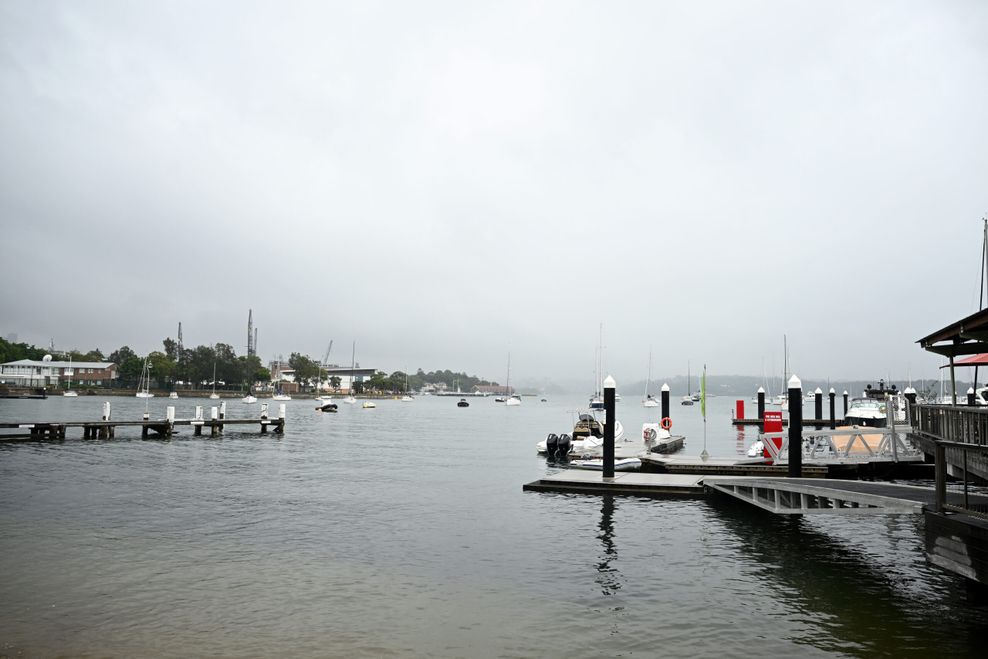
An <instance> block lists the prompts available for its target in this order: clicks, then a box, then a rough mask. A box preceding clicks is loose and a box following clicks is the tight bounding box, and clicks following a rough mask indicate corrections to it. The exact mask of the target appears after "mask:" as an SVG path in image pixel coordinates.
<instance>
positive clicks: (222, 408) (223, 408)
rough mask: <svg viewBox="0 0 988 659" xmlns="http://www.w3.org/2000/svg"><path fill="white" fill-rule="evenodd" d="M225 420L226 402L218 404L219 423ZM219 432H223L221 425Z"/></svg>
mask: <svg viewBox="0 0 988 659" xmlns="http://www.w3.org/2000/svg"><path fill="white" fill-rule="evenodd" d="M225 418H226V401H225V400H224V401H223V402H221V403H220V421H222V420H223V419H225ZM219 427H220V432H223V424H222V423H221V424H220V426H219Z"/></svg>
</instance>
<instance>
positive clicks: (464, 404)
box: [456, 398, 470, 407]
mask: <svg viewBox="0 0 988 659" xmlns="http://www.w3.org/2000/svg"><path fill="white" fill-rule="evenodd" d="M456 406H457V407H470V403H468V402H467V399H466V398H461V399H460V401H459V402H458V403H457V404H456Z"/></svg>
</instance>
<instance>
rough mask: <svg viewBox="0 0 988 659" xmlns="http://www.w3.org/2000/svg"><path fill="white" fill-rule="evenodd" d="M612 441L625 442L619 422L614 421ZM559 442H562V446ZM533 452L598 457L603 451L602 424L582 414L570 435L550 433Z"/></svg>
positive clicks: (590, 415) (584, 413)
mask: <svg viewBox="0 0 988 659" xmlns="http://www.w3.org/2000/svg"><path fill="white" fill-rule="evenodd" d="M564 438H565V439H564ZM614 441H615V442H623V441H625V439H624V426H623V425H621V422H620V421H615V424H614ZM559 442H562V446H560V444H559ZM560 448H562V451H560ZM535 450H536V452H538V453H539V454H543V455H549V456H552V455H558V454H559V453H560V452H561V453H562V454H563V455H569V454H570V453H571V452H572V454H573V455H574V457H576V456H582V455H586V454H594V455H600V453H601V452H602V451H603V450H604V424H603V422H602V421H601V420H600V419H598V418H597V417H596V416H594V414H593V412H591V413H589V414H588V413H586V412H582V413H580V414H579V415H578V417H577V420H576V423H575V424H573V432H572V434H569V433H564V434H562V435H556V434H555V433H550V434H549V435H548V436H547V437H546V438H545V439H543V440H542V441H541V442H539V443H537V444H536V445H535Z"/></svg>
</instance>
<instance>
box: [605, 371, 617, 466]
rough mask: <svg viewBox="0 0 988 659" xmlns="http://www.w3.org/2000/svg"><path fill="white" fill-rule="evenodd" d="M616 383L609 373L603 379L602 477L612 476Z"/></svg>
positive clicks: (615, 419)
mask: <svg viewBox="0 0 988 659" xmlns="http://www.w3.org/2000/svg"><path fill="white" fill-rule="evenodd" d="M616 387H617V383H616V382H615V381H614V378H612V377H611V376H610V375H608V376H607V378H606V379H605V380H604V473H603V476H604V478H614V424H615V422H616V421H617V418H616V417H615V415H614V389H615V388H616Z"/></svg>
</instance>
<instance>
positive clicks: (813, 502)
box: [703, 476, 988, 515]
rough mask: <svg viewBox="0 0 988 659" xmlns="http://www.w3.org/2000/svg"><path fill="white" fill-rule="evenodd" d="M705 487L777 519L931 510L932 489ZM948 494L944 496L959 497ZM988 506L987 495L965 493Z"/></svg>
mask: <svg viewBox="0 0 988 659" xmlns="http://www.w3.org/2000/svg"><path fill="white" fill-rule="evenodd" d="M703 485H704V487H706V488H708V489H711V490H714V491H716V492H721V493H723V494H727V495H729V496H732V497H734V498H736V499H740V500H742V501H746V502H748V503H751V504H754V505H756V506H758V507H759V508H762V509H764V510H768V511H770V512H773V513H778V514H781V515H806V514H819V513H828V514H834V513H837V514H852V515H856V514H875V513H878V514H904V513H909V514H919V513H922V512H923V510H924V508H927V507H929V508H933V506H934V505H935V503H936V491H935V489H934V488H932V487H919V486H915V485H898V484H895V483H878V482H873V481H849V480H840V479H834V478H782V477H779V478H765V477H759V476H706V477H704V479H703ZM960 496H961V495H960V493H953V492H952V493H949V494H948V497H949V498H953V497H960ZM969 498H971V499H974V498H977V499H979V500H981V503H985V504H988V496H982V495H970V497H969Z"/></svg>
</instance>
